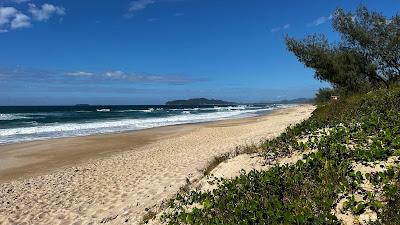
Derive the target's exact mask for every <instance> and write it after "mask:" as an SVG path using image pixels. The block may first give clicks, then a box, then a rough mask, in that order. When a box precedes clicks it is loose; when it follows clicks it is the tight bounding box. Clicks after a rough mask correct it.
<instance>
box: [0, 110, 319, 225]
mask: <svg viewBox="0 0 400 225" xmlns="http://www.w3.org/2000/svg"><path fill="white" fill-rule="evenodd" d="M313 110H314V106H311V105H299V106H295V107H291V108H285V109H279V110H276V111H274V112H272V113H271V114H269V115H265V116H260V117H254V118H246V119H236V120H226V121H218V122H212V123H203V124H193V125H182V126H172V127H164V128H155V129H149V130H144V131H137V132H130V133H121V134H110V135H97V136H90V137H76V138H63V139H55V140H47V141H38V142H31V143H23V144H12V145H4V146H0V159H1V161H0V164H1V166H0V182H1V183H0V224H100V223H107V224H138V223H140V222H141V221H142V220H143V216H144V215H146V214H148V212H149V211H151V210H153V209H155V208H157V206H159V205H160V203H161V202H162V201H163V200H165V199H168V198H170V197H172V196H174V194H176V193H177V192H178V191H179V188H180V187H182V186H184V185H185V184H186V183H187V182H191V181H194V180H199V179H200V178H201V177H202V176H203V171H204V169H205V168H206V167H207V165H208V164H209V163H210V162H211V161H212V160H213V159H214V158H215V157H216V156H219V155H223V154H227V153H229V152H231V151H234V150H235V147H236V146H243V145H251V144H257V143H259V142H260V141H262V140H264V139H266V138H273V137H275V136H277V135H278V134H280V133H281V132H282V131H284V129H285V128H286V127H287V126H289V125H291V124H295V123H298V122H300V121H302V120H304V119H306V118H308V117H309V116H310V114H311V112H312V111H313Z"/></svg>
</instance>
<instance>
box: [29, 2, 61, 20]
mask: <svg viewBox="0 0 400 225" xmlns="http://www.w3.org/2000/svg"><path fill="white" fill-rule="evenodd" d="M29 12H30V13H32V16H33V18H34V19H35V20H38V21H46V20H48V19H50V17H51V16H52V15H60V16H62V15H64V14H65V9H64V8H63V7H59V6H55V5H52V4H47V3H45V4H43V5H42V7H40V8H38V7H36V5H35V4H32V3H31V4H29Z"/></svg>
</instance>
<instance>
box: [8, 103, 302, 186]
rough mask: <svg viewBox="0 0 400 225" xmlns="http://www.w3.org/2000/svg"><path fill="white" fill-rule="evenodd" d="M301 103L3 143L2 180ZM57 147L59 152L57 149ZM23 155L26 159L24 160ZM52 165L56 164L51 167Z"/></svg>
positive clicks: (246, 120) (251, 119) (244, 120)
mask: <svg viewBox="0 0 400 225" xmlns="http://www.w3.org/2000/svg"><path fill="white" fill-rule="evenodd" d="M297 106H299V105H293V106H290V107H284V108H278V109H274V110H271V111H267V112H265V113H263V114H261V115H257V116H252V117H243V118H227V119H223V120H215V121H205V122H194V123H185V124H174V125H167V126H161V127H152V128H145V129H140V130H130V131H120V132H110V133H100V134H92V135H85V136H74V137H60V138H50V139H44V140H33V141H24V142H18V143H6V144H0V184H1V183H3V182H6V181H9V180H14V179H23V178H29V177H30V176H33V175H40V174H45V173H46V172H51V169H54V167H58V168H62V167H65V166H73V165H79V164H80V163H82V162H84V161H85V160H93V159H98V158H102V157H107V156H111V155H112V154H118V153H121V152H124V151H130V150H133V148H139V147H143V146H145V145H146V144H148V143H151V142H155V141H157V140H160V139H163V138H168V137H172V136H174V135H182V134H184V133H186V132H189V131H190V130H193V129H196V128H200V127H208V126H210V127H212V126H226V125H229V124H231V125H232V124H236V125H238V124H245V123H252V122H256V121H257V120H259V119H260V118H263V117H266V116H268V115H271V114H274V113H277V112H279V111H280V110H285V109H290V108H293V107H297ZM127 138H133V140H126V139H127ZM117 139H118V142H120V141H123V142H122V143H118V144H117V143H115V142H114V143H112V144H111V146H109V145H106V146H98V145H97V144H96V142H102V143H104V142H107V141H110V140H111V141H115V140H117ZM139 140H140V142H139ZM70 142H72V143H70ZM78 142H79V144H81V143H82V142H83V143H84V145H85V146H84V147H83V148H78V149H71V148H72V147H75V146H76V143H78ZM114 144H116V145H114ZM54 146H57V147H58V146H63V147H61V148H58V149H53V148H52V147H54ZM54 151H58V152H57V153H54ZM54 154H58V155H57V156H56V157H57V159H54V156H53V157H52V156H51V155H54ZM39 157H40V159H39ZM20 158H24V159H22V160H20ZM46 159H47V160H46ZM60 159H61V160H60ZM43 163H45V164H46V167H45V168H44V167H43V165H42V164H43ZM51 165H55V166H54V167H51ZM48 166H50V167H48Z"/></svg>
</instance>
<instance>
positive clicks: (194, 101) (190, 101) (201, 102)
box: [165, 98, 237, 105]
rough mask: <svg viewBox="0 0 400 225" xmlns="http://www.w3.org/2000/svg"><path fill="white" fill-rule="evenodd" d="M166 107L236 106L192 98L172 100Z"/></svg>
mask: <svg viewBox="0 0 400 225" xmlns="http://www.w3.org/2000/svg"><path fill="white" fill-rule="evenodd" d="M165 104H166V105H236V104H237V103H234V102H226V101H222V100H218V99H206V98H192V99H188V100H174V101H169V102H166V103H165Z"/></svg>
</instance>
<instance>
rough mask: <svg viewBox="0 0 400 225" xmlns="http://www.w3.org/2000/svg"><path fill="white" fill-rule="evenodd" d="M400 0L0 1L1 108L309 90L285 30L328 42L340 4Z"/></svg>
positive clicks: (239, 98) (309, 79) (380, 4)
mask: <svg viewBox="0 0 400 225" xmlns="http://www.w3.org/2000/svg"><path fill="white" fill-rule="evenodd" d="M361 4H362V5H365V6H367V7H368V8H369V9H371V10H374V11H378V12H381V13H383V14H384V15H387V16H392V15H394V14H396V13H398V12H399V10H400V1H398V0H380V1H378V0H338V1H321V0H304V1H293V0H279V1H267V0H133V1H132V0H119V1H111V0H97V1H91V0H80V1H77V0H75V1H71V0H58V1H55V0H44V1H41V0H0V105H73V104H83V103H86V104H104V105H105V104H114V105H119V104H124V105H125V104H127V105H131V104H163V103H165V102H166V101H168V100H172V99H186V98H195V97H206V98H216V99H223V100H228V101H236V102H267V101H274V100H282V99H293V98H301V97H306V98H309V97H313V96H314V94H315V92H316V91H317V90H318V89H319V88H321V87H327V86H329V85H328V84H327V83H323V82H320V81H317V80H315V79H314V77H313V74H314V72H313V71H312V70H310V69H308V68H305V67H304V66H303V65H302V64H301V63H299V62H298V61H297V59H296V57H295V56H294V55H293V54H291V53H290V52H288V51H287V49H286V47H285V44H284V37H285V35H289V36H292V37H296V38H302V37H304V36H306V35H307V34H312V33H323V34H325V35H326V36H327V37H328V39H329V40H331V41H332V42H334V41H337V40H338V34H337V33H335V32H334V31H333V30H332V27H331V15H332V13H333V12H334V10H335V9H336V8H338V7H341V8H344V9H346V10H349V11H354V10H355V9H356V8H357V7H358V6H360V5H361Z"/></svg>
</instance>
